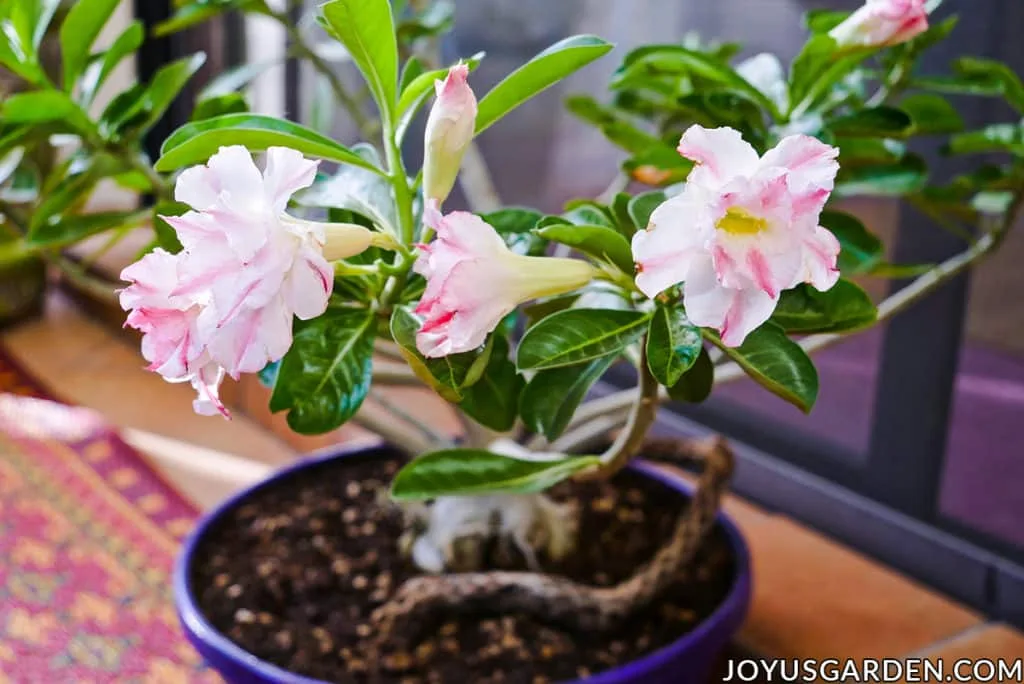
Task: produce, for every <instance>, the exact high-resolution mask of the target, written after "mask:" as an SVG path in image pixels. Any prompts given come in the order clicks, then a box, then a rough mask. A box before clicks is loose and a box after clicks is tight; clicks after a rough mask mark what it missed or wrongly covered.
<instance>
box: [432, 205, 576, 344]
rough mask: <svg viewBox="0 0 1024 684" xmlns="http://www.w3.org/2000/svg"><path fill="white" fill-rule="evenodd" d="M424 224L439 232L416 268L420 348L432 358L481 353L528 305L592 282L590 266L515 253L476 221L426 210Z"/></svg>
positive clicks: (461, 214) (458, 214) (460, 214)
mask: <svg viewBox="0 0 1024 684" xmlns="http://www.w3.org/2000/svg"><path fill="white" fill-rule="evenodd" d="M425 220H426V223H427V225H429V226H430V227H431V228H433V229H434V230H435V231H437V237H436V238H435V239H434V241H433V242H431V243H430V244H429V245H421V246H420V252H421V254H420V257H419V259H418V260H417V261H416V265H415V271H416V272H417V273H419V274H421V275H423V276H424V277H425V278H426V279H427V288H426V290H425V291H424V293H423V297H422V298H421V299H420V303H419V306H417V307H416V313H417V314H418V315H420V316H422V317H423V319H424V321H423V325H422V327H421V328H420V330H419V333H418V334H417V335H416V347H417V348H418V349H419V350H420V353H421V354H423V355H424V356H426V357H428V358H436V357H441V356H447V355H449V354H456V353H459V352H466V351H471V350H473V349H476V348H477V347H479V346H480V345H482V344H483V343H484V341H485V340H486V339H487V335H488V334H489V333H490V332H491V331H492V330H494V328H496V327H497V325H498V323H500V322H501V319H502V318H504V317H505V316H507V315H508V314H509V313H511V312H512V311H513V310H514V309H515V308H516V307H517V306H519V305H520V304H522V303H523V302H526V301H529V300H531V299H537V298H538V297H547V296H550V295H555V294H562V293H564V292H571V291H572V290H576V289H578V288H580V287H583V286H584V285H586V284H587V283H589V282H590V281H591V280H592V279H593V278H594V275H595V270H594V268H593V267H592V266H590V264H588V263H586V262H585V261H579V260H576V259H559V258H549V257H529V256H522V255H519V254H515V253H513V252H512V251H510V250H509V249H508V247H506V246H505V242H504V241H503V240H502V239H501V237H500V236H499V235H498V233H497V232H496V231H495V230H494V228H492V227H491V226H490V225H489V224H487V223H486V222H485V221H484V220H483V219H481V218H480V217H479V216H476V215H474V214H469V213H466V212H462V211H456V212H452V213H450V214H448V215H447V216H441V214H440V212H438V211H436V210H435V209H432V208H428V210H427V212H426V217H425Z"/></svg>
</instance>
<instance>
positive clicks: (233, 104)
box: [191, 93, 249, 121]
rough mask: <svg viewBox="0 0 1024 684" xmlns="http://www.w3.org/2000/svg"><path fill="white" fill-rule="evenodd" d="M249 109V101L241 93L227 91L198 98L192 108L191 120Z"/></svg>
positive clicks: (210, 117) (239, 112) (238, 112)
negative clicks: (224, 93) (222, 93)
mask: <svg viewBox="0 0 1024 684" xmlns="http://www.w3.org/2000/svg"><path fill="white" fill-rule="evenodd" d="M248 111H249V103H248V102H247V101H246V99H245V96H244V95H242V94H241V93H227V94H226V95H216V96H214V97H207V98H205V99H202V100H199V102H197V103H196V108H195V109H193V110H192V117H191V120H192V121H201V120H203V119H212V118H213V117H215V116H224V115H225V114H241V113H243V112H248Z"/></svg>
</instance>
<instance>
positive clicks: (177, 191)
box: [174, 165, 221, 211]
mask: <svg viewBox="0 0 1024 684" xmlns="http://www.w3.org/2000/svg"><path fill="white" fill-rule="evenodd" d="M220 191H221V187H220V181H219V180H218V178H217V175H216V174H215V173H211V172H210V169H208V168H207V167H206V166H202V165H201V166H193V167H191V168H188V169H185V170H184V171H182V172H181V175H179V176H178V180H177V181H175V183H174V199H175V200H177V201H178V202H184V203H185V204H187V205H189V206H190V207H192V208H193V209H195V210H196V211H205V210H207V209H209V208H210V207H212V206H213V205H214V204H216V203H217V198H218V197H219V196H220Z"/></svg>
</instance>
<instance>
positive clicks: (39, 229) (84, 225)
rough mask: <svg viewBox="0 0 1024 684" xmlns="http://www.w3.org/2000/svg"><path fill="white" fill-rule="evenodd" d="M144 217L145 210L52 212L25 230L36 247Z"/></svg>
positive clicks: (61, 244)
mask: <svg viewBox="0 0 1024 684" xmlns="http://www.w3.org/2000/svg"><path fill="white" fill-rule="evenodd" d="M148 220H149V212H148V211H109V212H101V213H96V214H74V215H71V216H66V217H60V216H55V217H53V219H52V220H50V221H47V222H45V223H38V224H34V225H33V226H32V229H31V230H30V231H29V234H28V243H29V244H30V245H33V246H36V247H64V246H67V245H72V244H74V243H76V242H78V241H79V240H84V239H85V238H87V237H90V236H92V235H96V234H98V233H103V232H106V231H108V230H111V229H115V228H127V227H130V226H136V225H141V224H142V223H144V222H145V221H148Z"/></svg>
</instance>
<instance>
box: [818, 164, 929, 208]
mask: <svg viewBox="0 0 1024 684" xmlns="http://www.w3.org/2000/svg"><path fill="white" fill-rule="evenodd" d="M927 183H928V165H927V164H925V162H924V160H923V159H922V158H921V157H919V156H917V155H916V154H908V155H907V156H905V157H904V158H903V159H901V160H900V162H899V163H898V164H883V165H877V166H875V165H871V166H857V167H852V168H843V167H840V169H839V176H838V178H837V179H836V190H835V194H836V196H838V197H853V196H857V195H869V196H876V197H899V196H902V195H909V194H912V193H915V192H918V191H919V190H921V188H923V187H924V186H925V185H926V184H927Z"/></svg>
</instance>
